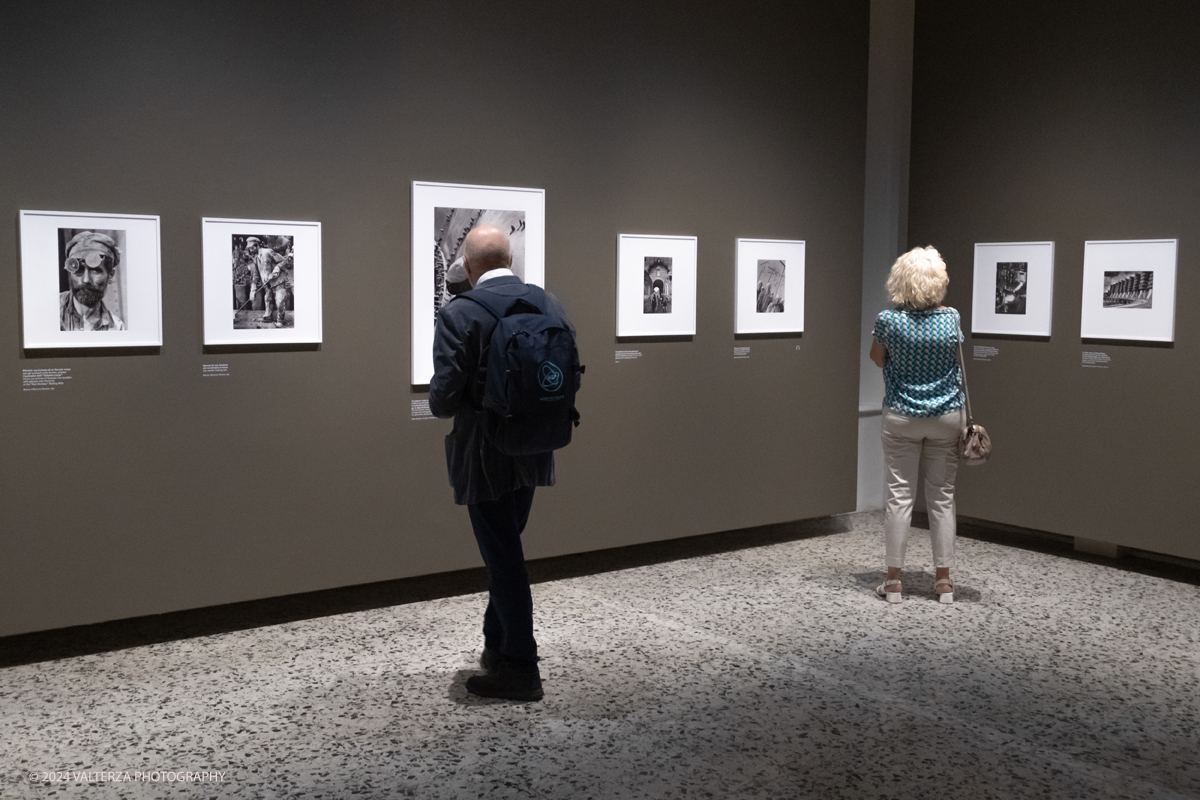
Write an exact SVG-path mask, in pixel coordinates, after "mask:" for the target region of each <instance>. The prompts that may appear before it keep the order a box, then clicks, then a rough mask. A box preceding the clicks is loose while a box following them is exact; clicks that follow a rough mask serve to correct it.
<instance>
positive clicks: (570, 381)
mask: <svg viewBox="0 0 1200 800" xmlns="http://www.w3.org/2000/svg"><path fill="white" fill-rule="evenodd" d="M459 298H460V299H461V298H466V299H467V300H471V301H473V302H475V303H478V304H479V305H481V306H483V307H484V308H485V309H487V311H488V313H490V314H491V315H492V316H493V317H495V318H496V328H495V330H494V331H493V332H492V340H491V344H490V346H489V347H488V352H487V356H486V357H485V359H484V363H483V364H482V365H481V366H482V372H483V375H482V378H483V380H482V383H483V391H482V393H481V394H482V396H481V405H482V408H483V413H482V423H483V434H484V436H486V437H487V439H488V441H490V442H491V443H492V445H493V446H495V448H496V449H497V450H499V451H500V452H501V453H504V454H505V455H510V456H525V455H533V454H536V453H548V452H550V451H551V450H557V449H558V448H560V447H566V446H567V445H568V444H570V442H571V431H572V428H574V427H578V425H579V412H578V411H576V410H575V392H576V391H577V390H578V389H579V384H580V376H582V375H583V369H584V368H583V367H582V366H580V365H579V349H578V348H577V347H576V345H575V329H574V328H573V327H572V326H571V324H570V323H569V322H567V320H566V318H565V317H564V316H563V315H562V311H561V310H559V308H558V307H557V305H556V304H554V303H551V302H549V301H548V300H547V298H546V293H545V292H544V291H542V289H541V288H540V287H537V286H532V285H529V284H517V283H510V284H502V285H500V286H496V287H489V286H481V287H480V288H478V289H472V290H471V291H469V292H464V293H463V294H461V295H459Z"/></svg>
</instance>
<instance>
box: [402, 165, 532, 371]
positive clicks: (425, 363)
mask: <svg viewBox="0 0 1200 800" xmlns="http://www.w3.org/2000/svg"><path fill="white" fill-rule="evenodd" d="M481 225H492V226H494V227H496V228H499V229H500V230H502V231H504V232H505V233H507V234H508V238H509V243H510V245H511V246H512V256H513V263H512V270H513V273H514V274H516V275H517V277H519V278H520V279H521V280H523V281H525V282H526V283H532V284H535V285H537V286H542V285H544V284H545V281H546V192H545V190H544V189H517V188H510V187H504V186H471V185H466V184H457V183H429V182H426V181H413V185H412V383H413V385H416V386H424V385H425V384H427V383H429V381H430V379H431V378H432V377H433V329H434V324H435V323H436V321H437V313H438V311H439V310H440V309H441V307H442V306H443V305H445V304H446V303H448V302H449V301H450V298H451V297H453V296H454V295H455V294H457V293H458V292H460V291H463V290H464V289H469V288H470V284H469V283H465V280H466V273H465V272H464V271H463V268H462V247H463V241H464V240H465V239H466V238H467V234H468V233H469V232H470V231H471V229H472V228H477V227H479V226H481Z"/></svg>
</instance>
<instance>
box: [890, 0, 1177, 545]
mask: <svg viewBox="0 0 1200 800" xmlns="http://www.w3.org/2000/svg"><path fill="white" fill-rule="evenodd" d="M1197 30H1200V5H1197V4H1196V3H1190V2H1155V3H1134V4H1131V3H1123V2H1112V1H1111V0H1103V2H1097V3H1089V4H1087V5H1086V6H1085V5H1081V4H1077V3H1044V2H1032V1H1030V0H1019V1H1018V2H1012V3H1005V4H1003V5H994V4H993V5H981V4H974V3H961V2H954V1H953V0H918V2H917V9H916V40H915V52H914V78H913V86H914V90H913V117H912V118H913V127H912V169H911V179H910V180H911V184H910V185H911V195H910V202H909V244H910V245H913V246H915V245H924V244H933V245H934V246H936V247H937V248H939V250H941V252H942V253H943V254H944V255H945V257H946V261H947V263H948V264H949V267H950V274H951V283H950V295H949V301H948V302H950V303H951V304H953V305H954V306H956V307H958V308H959V309H960V310H962V311H963V312H964V319H965V325H966V328H967V330H968V331H969V330H970V306H971V290H972V263H973V246H974V243H976V242H1010V241H1043V240H1053V241H1054V242H1055V265H1054V305H1053V331H1052V336H1051V337H1050V338H1049V340H1048V341H1043V340H1035V339H1021V338H1011V339H1009V338H1000V337H985V336H970V335H969V334H968V343H967V346H968V348H970V347H971V346H972V345H976V344H984V345H988V346H991V347H995V348H997V349H998V350H999V354H998V355H997V356H996V357H995V358H994V359H993V360H992V361H991V362H982V361H974V360H969V361H968V369H969V371H970V380H971V388H972V390H973V392H972V393H973V399H974V402H975V406H976V409H975V411H976V414H977V416H978V417H979V419H980V421H981V422H982V423H983V424H984V425H986V426H987V428H988V431H989V432H990V433H992V434H993V436H994V438H995V454H994V456H993V459H992V461H991V462H990V463H989V464H988V465H987V466H986V467H983V468H980V469H978V470H963V471H961V472H960V476H961V477H960V480H959V495H958V498H959V504H958V510H959V513H960V514H962V515H967V516H973V517H978V518H982V519H986V520H992V521H996V522H1003V523H1007V524H1012V525H1019V526H1023V527H1028V528H1035V529H1040V530H1046V531H1051V532H1055V533H1062V534H1067V535H1071V536H1076V537H1082V538H1086V539H1092V540H1098V541H1102V542H1108V543H1112V544H1117V545H1123V546H1126V547H1135V548H1140V549H1144V550H1150V551H1154V552H1159V553H1167V554H1173V555H1177V556H1183V557H1188V558H1193V559H1195V558H1200V530H1198V527H1197V524H1196V519H1195V509H1194V507H1193V504H1192V491H1194V484H1195V481H1196V476H1197V468H1196V465H1195V458H1194V452H1195V450H1196V447H1197V445H1198V444H1200V441H1198V437H1197V424H1196V415H1195V408H1194V406H1195V399H1196V397H1197V392H1198V390H1200V373H1198V371H1197V369H1196V365H1197V363H1198V359H1200V313H1198V312H1197V308H1200V263H1198V261H1197V259H1198V257H1200V251H1198V250H1197V247H1196V238H1195V233H1196V227H1197V209H1200V89H1198V87H1200V83H1198V82H1197V75H1200V49H1198V48H1197V47H1196V41H1195V34H1196V31H1197ZM1147 238H1178V239H1179V251H1178V286H1177V299H1176V323H1175V342H1174V344H1173V345H1172V346H1169V347H1162V346H1144V345H1143V346H1139V345H1136V344H1133V343H1128V342H1123V343H1118V342H1095V341H1092V342H1085V341H1083V340H1081V338H1080V328H1079V324H1080V313H1081V312H1080V309H1081V291H1082V276H1083V249H1084V241H1086V240H1095V239H1147ZM1097 350H1099V351H1103V352H1105V353H1107V354H1108V355H1109V357H1110V358H1111V359H1112V361H1111V363H1110V364H1109V365H1108V369H1089V368H1084V367H1083V366H1082V352H1083V351H1097ZM968 352H970V351H969V350H968Z"/></svg>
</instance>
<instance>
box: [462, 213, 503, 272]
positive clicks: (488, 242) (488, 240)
mask: <svg viewBox="0 0 1200 800" xmlns="http://www.w3.org/2000/svg"><path fill="white" fill-rule="evenodd" d="M463 266H465V267H466V268H467V277H468V278H470V280H471V285H472V286H474V285H475V282H476V281H478V280H479V279H480V278H481V277H482V276H483V273H485V272H490V271H492V270H494V269H508V268H509V267H511V266H512V248H510V247H509V244H508V234H507V233H505V232H504V231H502V230H500V229H499V228H496V227H493V226H491V225H480V226H479V227H478V228H472V229H471V232H470V233H468V234H467V238H466V241H464V242H463Z"/></svg>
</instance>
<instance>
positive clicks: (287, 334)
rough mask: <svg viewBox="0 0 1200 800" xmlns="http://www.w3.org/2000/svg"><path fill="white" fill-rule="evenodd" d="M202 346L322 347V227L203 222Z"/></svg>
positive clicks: (265, 222)
mask: <svg viewBox="0 0 1200 800" xmlns="http://www.w3.org/2000/svg"><path fill="white" fill-rule="evenodd" d="M200 225H201V229H202V232H203V246H204V343H205V344H206V345H222V344H315V343H319V342H320V341H321V336H322V329H321V223H319V222H284V221H281V220H252V219H223V218H217V217H205V218H204V219H202V220H201V223H200Z"/></svg>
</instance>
